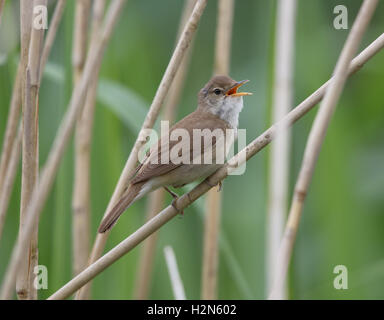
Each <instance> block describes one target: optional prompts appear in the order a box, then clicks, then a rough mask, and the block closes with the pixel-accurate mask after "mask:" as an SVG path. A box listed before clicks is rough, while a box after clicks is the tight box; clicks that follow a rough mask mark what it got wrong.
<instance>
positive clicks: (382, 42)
mask: <svg viewBox="0 0 384 320" xmlns="http://www.w3.org/2000/svg"><path fill="white" fill-rule="evenodd" d="M383 47H384V33H383V34H381V35H380V36H379V37H378V38H377V39H376V40H375V41H373V42H372V43H371V44H370V45H369V46H368V47H367V48H366V49H365V50H364V51H363V52H361V53H360V54H359V55H358V56H357V57H356V58H355V59H354V60H353V61H352V63H351V64H350V66H349V71H348V75H351V74H353V73H354V72H356V71H358V70H359V69H360V68H361V67H362V66H363V65H364V64H365V63H366V62H367V61H368V60H370V59H371V58H372V57H373V56H374V55H375V54H377V53H378V52H379V51H380V50H381V49H383ZM331 79H332V78H331ZM330 81H331V80H328V81H327V82H326V83H324V84H323V85H322V86H321V87H320V88H319V89H317V90H316V91H315V92H314V93H312V94H311V95H310V96H309V97H308V98H306V99H305V100H304V101H303V102H302V103H300V104H299V105H298V106H297V107H296V108H295V109H293V110H292V111H291V112H289V113H288V114H287V115H286V116H285V117H284V118H283V119H282V120H280V121H279V122H278V123H276V124H274V125H272V126H271V127H270V128H269V129H267V130H266V131H264V133H263V134H261V135H260V136H259V137H258V138H256V139H255V140H253V141H252V142H251V143H250V144H248V145H247V147H245V148H244V149H243V150H241V151H240V152H239V153H238V154H237V155H235V156H234V157H233V158H231V159H230V160H229V161H228V162H227V163H226V164H225V165H224V166H223V167H222V168H221V169H219V170H218V171H216V172H215V173H214V174H213V175H211V176H210V177H209V178H208V183H207V182H206V181H203V182H202V183H200V184H199V185H197V186H196V187H195V188H193V189H192V190H191V191H190V192H188V193H186V194H184V195H183V196H181V197H180V198H179V199H178V200H177V202H176V206H177V208H179V210H182V209H184V208H186V207H187V206H188V205H190V204H191V203H192V202H193V201H195V200H196V199H198V198H199V197H201V196H202V195H203V194H204V193H206V192H207V191H208V190H209V189H210V188H211V186H212V185H215V184H217V183H218V182H219V181H221V180H223V179H224V178H225V177H226V176H227V175H228V171H231V170H233V169H235V168H236V167H238V166H241V165H242V164H243V163H244V162H245V161H247V160H249V159H250V158H252V157H253V156H254V155H255V154H257V153H258V152H259V151H260V150H262V149H263V148H264V147H266V146H267V145H268V144H269V143H270V142H271V141H272V140H273V139H274V137H275V134H276V128H277V127H278V126H283V127H289V126H291V125H293V124H294V123H295V122H296V121H298V120H299V119H300V118H302V117H303V116H304V115H305V114H306V113H308V112H309V111H310V110H312V109H313V108H314V107H315V106H316V104H317V103H319V102H320V101H321V99H322V98H323V97H324V94H325V92H326V90H327V88H328V85H329V83H330ZM178 212H179V211H176V210H175V209H174V207H173V206H172V205H170V206H168V207H167V208H165V209H164V210H162V211H161V212H160V213H159V214H157V215H156V216H155V217H154V218H152V219H151V220H150V221H148V222H147V223H146V224H144V225H143V226H142V227H141V228H139V229H138V230H136V231H135V232H134V233H133V234H131V235H130V236H129V237H128V238H126V239H125V240H123V241H122V242H121V243H120V244H118V245H117V246H116V247H114V248H113V249H112V250H110V251H109V252H108V253H106V254H105V255H104V256H103V257H101V258H100V259H98V260H97V261H96V262H94V263H93V264H91V265H90V266H88V267H87V268H86V269H85V270H84V271H82V272H81V273H80V274H78V275H77V276H76V277H75V278H73V279H72V280H71V281H69V282H68V283H67V284H65V285H64V286H63V287H62V288H60V289H59V290H58V291H56V292H55V293H54V294H53V295H51V296H50V297H49V299H65V298H67V297H69V296H70V295H71V294H73V293H74V292H75V291H76V290H78V289H79V288H81V287H82V286H83V285H85V284H86V283H88V282H89V281H91V280H92V279H93V278H94V277H96V276H97V275H98V274H99V273H101V272H102V271H103V270H105V269H106V268H108V267H109V266H110V265H111V264H113V263H114V262H115V261H116V260H118V259H119V258H121V257H122V256H123V255H124V254H126V253H128V252H129V251H130V250H132V249H133V248H135V247H136V246H137V245H138V244H139V243H141V242H142V241H143V240H144V239H146V238H147V237H148V236H150V235H151V234H152V233H154V232H155V231H157V230H158V229H159V228H160V227H162V226H163V225H164V224H165V223H167V222H168V221H169V220H171V219H172V218H174V217H175V216H177V214H178Z"/></svg>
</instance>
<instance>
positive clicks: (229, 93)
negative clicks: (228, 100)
mask: <svg viewBox="0 0 384 320" xmlns="http://www.w3.org/2000/svg"><path fill="white" fill-rule="evenodd" d="M248 81H249V80H242V81H239V82H237V83H236V84H235V85H234V86H233V87H232V88H230V89H229V90H228V91H227V92H226V93H225V95H226V96H231V97H241V96H250V95H252V93H250V92H237V89H239V88H240V87H241V86H242V85H243V84H246V83H247V82H248Z"/></svg>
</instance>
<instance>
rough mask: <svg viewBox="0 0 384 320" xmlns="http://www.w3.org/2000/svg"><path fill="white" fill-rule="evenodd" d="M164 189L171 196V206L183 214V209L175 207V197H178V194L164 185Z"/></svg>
mask: <svg viewBox="0 0 384 320" xmlns="http://www.w3.org/2000/svg"><path fill="white" fill-rule="evenodd" d="M164 189H165V190H166V191H167V192H168V193H169V194H170V195H171V196H172V198H173V200H172V204H171V205H172V207H174V208H175V210H176V211H179V212H180V214H181V215H184V210H180V209H179V208H177V206H176V202H177V199H179V195H178V194H177V193H176V192H173V191H172V190H170V189H169V188H167V187H164Z"/></svg>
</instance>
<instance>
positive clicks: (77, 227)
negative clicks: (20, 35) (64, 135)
mask: <svg viewBox="0 0 384 320" xmlns="http://www.w3.org/2000/svg"><path fill="white" fill-rule="evenodd" d="M90 8H91V2H90V0H77V1H76V5H75V21H74V22H75V23H74V29H73V53H72V66H73V76H74V77H73V85H74V86H77V85H78V84H79V81H80V80H81V75H82V73H83V69H84V63H85V59H86V55H87V42H88V24H89V14H90ZM95 76H98V75H96V74H95ZM84 112H85V108H84V109H83V112H82V114H81V115H80V117H79V119H78V120H77V124H76V132H75V159H74V168H75V173H74V187H73V195H72V245H73V250H72V253H73V274H74V275H76V274H78V273H79V272H80V271H81V270H82V269H84V267H85V266H86V265H87V259H88V255H89V237H90V234H89V215H90V213H89V207H90V204H89V144H88V141H89V139H90V137H89V136H88V134H89V131H90V130H88V125H89V124H91V123H92V120H91V121H88V119H86V118H85V117H84Z"/></svg>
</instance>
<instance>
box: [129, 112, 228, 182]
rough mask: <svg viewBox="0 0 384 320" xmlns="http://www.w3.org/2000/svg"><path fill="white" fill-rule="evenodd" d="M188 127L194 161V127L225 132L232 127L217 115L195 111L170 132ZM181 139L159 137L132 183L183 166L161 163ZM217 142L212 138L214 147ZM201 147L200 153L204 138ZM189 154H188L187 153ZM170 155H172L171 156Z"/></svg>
mask: <svg viewBox="0 0 384 320" xmlns="http://www.w3.org/2000/svg"><path fill="white" fill-rule="evenodd" d="M180 128H183V129H186V130H187V132H188V136H189V146H190V148H189V160H190V162H192V159H193V158H195V157H196V154H193V151H192V150H193V149H192V146H193V143H194V141H193V129H200V130H203V129H209V130H215V129H221V130H223V132H224V133H225V130H226V129H228V128H230V126H229V124H228V123H227V122H226V121H224V120H222V119H220V118H218V117H217V116H215V115H213V114H211V113H208V112H201V111H200V112H196V111H195V112H193V113H191V114H190V115H188V116H186V117H185V118H183V119H182V120H180V121H179V122H177V123H176V124H175V125H174V126H173V127H172V128H171V129H170V130H169V131H170V134H171V133H172V132H173V131H174V130H175V129H180ZM180 140H181V139H179V140H178V141H170V139H169V136H168V135H167V136H163V137H161V138H160V139H159V141H158V142H157V143H156V144H155V145H154V146H153V147H151V148H150V153H149V156H148V157H147V158H146V160H145V162H144V163H143V165H142V166H141V167H140V168H139V170H138V173H137V175H136V176H135V177H134V178H133V179H132V181H131V182H132V183H133V184H134V183H138V182H143V181H146V180H148V179H149V178H152V177H158V176H161V175H164V174H166V173H168V172H170V171H172V170H174V169H176V168H177V167H179V166H181V165H182V164H183V163H180V164H176V163H173V162H171V161H169V162H168V163H164V164H162V163H161V159H164V158H162V157H163V156H164V155H165V153H167V152H168V153H169V151H170V150H172V148H173V147H174V146H175V145H176V144H178V143H179V142H180ZM215 144H216V140H215V139H212V147H213V146H214V145H215ZM200 145H201V148H200V155H201V154H202V153H203V150H204V148H206V146H204V141H203V140H202V141H201V143H200ZM195 152H196V151H195ZM187 156H188V155H187ZM169 157H170V156H169Z"/></svg>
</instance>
